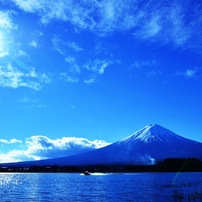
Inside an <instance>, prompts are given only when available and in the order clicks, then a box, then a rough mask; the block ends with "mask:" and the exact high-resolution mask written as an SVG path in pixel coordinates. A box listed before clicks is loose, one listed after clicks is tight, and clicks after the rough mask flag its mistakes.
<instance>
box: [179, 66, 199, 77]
mask: <svg viewBox="0 0 202 202" xmlns="http://www.w3.org/2000/svg"><path fill="white" fill-rule="evenodd" d="M197 72H198V71H197V68H194V69H187V70H185V71H184V72H180V71H178V72H177V73H176V74H177V75H179V76H184V77H185V78H188V79H189V78H195V77H196V76H197Z"/></svg>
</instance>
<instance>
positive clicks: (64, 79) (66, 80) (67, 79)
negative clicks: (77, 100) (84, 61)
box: [60, 72, 79, 83]
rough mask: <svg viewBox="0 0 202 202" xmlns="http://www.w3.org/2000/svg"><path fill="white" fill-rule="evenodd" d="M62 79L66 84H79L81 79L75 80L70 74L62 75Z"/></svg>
mask: <svg viewBox="0 0 202 202" xmlns="http://www.w3.org/2000/svg"><path fill="white" fill-rule="evenodd" d="M60 79H62V80H63V81H65V82H70V83H78V82H79V79H78V78H75V77H71V76H70V75H69V74H67V73H64V72H63V73H60Z"/></svg>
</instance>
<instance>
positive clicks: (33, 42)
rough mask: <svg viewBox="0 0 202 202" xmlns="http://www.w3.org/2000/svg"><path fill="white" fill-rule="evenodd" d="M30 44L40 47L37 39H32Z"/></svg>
mask: <svg viewBox="0 0 202 202" xmlns="http://www.w3.org/2000/svg"><path fill="white" fill-rule="evenodd" d="M29 46H32V47H34V48H38V47H39V44H38V43H37V41H36V40H32V41H30V42H29Z"/></svg>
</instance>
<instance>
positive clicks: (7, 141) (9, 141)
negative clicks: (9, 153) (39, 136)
mask: <svg viewBox="0 0 202 202" xmlns="http://www.w3.org/2000/svg"><path fill="white" fill-rule="evenodd" d="M0 142H1V143H4V144H15V143H22V141H21V140H17V139H15V138H14V139H10V140H6V139H0Z"/></svg>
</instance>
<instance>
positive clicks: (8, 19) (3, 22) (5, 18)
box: [0, 11, 16, 30]
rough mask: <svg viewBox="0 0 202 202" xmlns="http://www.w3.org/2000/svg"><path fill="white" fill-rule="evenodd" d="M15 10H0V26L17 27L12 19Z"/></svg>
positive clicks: (6, 27)
mask: <svg viewBox="0 0 202 202" xmlns="http://www.w3.org/2000/svg"><path fill="white" fill-rule="evenodd" d="M13 14H14V12H12V11H0V28H2V29H6V30H9V29H16V26H15V25H14V23H13V21H12V15H13Z"/></svg>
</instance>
